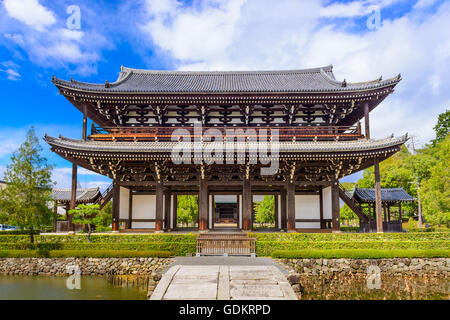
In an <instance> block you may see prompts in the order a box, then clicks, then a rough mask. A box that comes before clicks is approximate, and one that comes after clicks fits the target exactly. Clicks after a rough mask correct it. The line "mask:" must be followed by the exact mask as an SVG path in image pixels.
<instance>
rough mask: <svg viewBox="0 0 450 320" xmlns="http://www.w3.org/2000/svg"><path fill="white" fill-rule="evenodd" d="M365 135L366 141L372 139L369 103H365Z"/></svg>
mask: <svg viewBox="0 0 450 320" xmlns="http://www.w3.org/2000/svg"><path fill="white" fill-rule="evenodd" d="M364 127H365V128H364V134H365V136H366V139H370V120H369V103H368V102H364Z"/></svg>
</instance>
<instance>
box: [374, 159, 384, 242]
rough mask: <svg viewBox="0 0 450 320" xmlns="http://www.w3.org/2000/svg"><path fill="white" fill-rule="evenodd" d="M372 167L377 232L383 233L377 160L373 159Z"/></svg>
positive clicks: (378, 164)
mask: <svg viewBox="0 0 450 320" xmlns="http://www.w3.org/2000/svg"><path fill="white" fill-rule="evenodd" d="M373 167H374V171H375V214H376V221H377V232H379V233H381V232H383V217H382V210H383V209H382V203H381V182H380V163H379V160H378V159H376V158H375V159H374V162H373Z"/></svg>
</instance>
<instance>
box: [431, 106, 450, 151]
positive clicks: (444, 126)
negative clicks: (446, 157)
mask: <svg viewBox="0 0 450 320" xmlns="http://www.w3.org/2000/svg"><path fill="white" fill-rule="evenodd" d="M434 131H436V139H434V140H432V141H431V143H432V145H433V147H434V146H435V145H436V143H438V142H441V141H443V140H444V139H445V137H447V136H448V133H449V132H450V110H446V111H445V112H444V113H441V114H440V115H439V117H438V122H437V124H436V125H435V126H434Z"/></svg>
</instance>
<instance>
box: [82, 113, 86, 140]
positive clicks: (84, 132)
mask: <svg viewBox="0 0 450 320" xmlns="http://www.w3.org/2000/svg"><path fill="white" fill-rule="evenodd" d="M86 108H87V107H86V104H84V105H83V133H82V137H83V141H86V138H87V110H86Z"/></svg>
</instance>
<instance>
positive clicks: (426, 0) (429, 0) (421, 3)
mask: <svg viewBox="0 0 450 320" xmlns="http://www.w3.org/2000/svg"><path fill="white" fill-rule="evenodd" d="M436 1H437V0H418V1H417V3H416V4H415V5H414V8H416V9H423V8H426V7H429V6H432V5H433V4H435V3H436Z"/></svg>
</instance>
